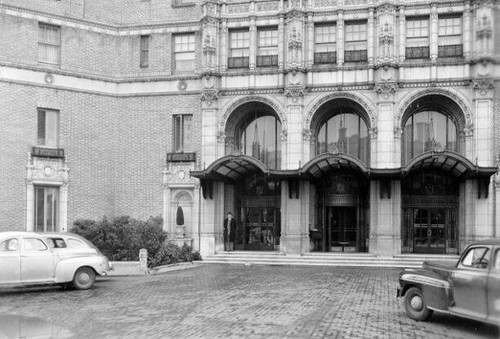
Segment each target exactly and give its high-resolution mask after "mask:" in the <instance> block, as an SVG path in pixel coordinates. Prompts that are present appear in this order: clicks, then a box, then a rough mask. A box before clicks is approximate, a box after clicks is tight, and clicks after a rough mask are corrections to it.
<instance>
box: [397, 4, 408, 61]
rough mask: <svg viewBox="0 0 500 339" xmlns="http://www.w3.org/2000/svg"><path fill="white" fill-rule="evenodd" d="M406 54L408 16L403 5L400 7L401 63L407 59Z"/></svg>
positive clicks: (399, 55)
mask: <svg viewBox="0 0 500 339" xmlns="http://www.w3.org/2000/svg"><path fill="white" fill-rule="evenodd" d="M405 55H406V17H405V10H404V8H403V6H401V7H400V8H399V53H398V59H399V63H402V62H404V61H405Z"/></svg>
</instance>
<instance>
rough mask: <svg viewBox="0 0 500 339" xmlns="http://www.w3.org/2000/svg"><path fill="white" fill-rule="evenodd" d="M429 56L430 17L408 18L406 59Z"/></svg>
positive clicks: (426, 57)
mask: <svg viewBox="0 0 500 339" xmlns="http://www.w3.org/2000/svg"><path fill="white" fill-rule="evenodd" d="M428 58H429V19H428V18H408V20H406V59H428Z"/></svg>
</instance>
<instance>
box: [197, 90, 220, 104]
mask: <svg viewBox="0 0 500 339" xmlns="http://www.w3.org/2000/svg"><path fill="white" fill-rule="evenodd" d="M218 99H219V91H218V90H204V91H202V92H201V97H200V100H201V101H202V102H204V103H206V104H207V105H208V106H212V105H213V104H214V103H215V102H216V101H217V100H218Z"/></svg>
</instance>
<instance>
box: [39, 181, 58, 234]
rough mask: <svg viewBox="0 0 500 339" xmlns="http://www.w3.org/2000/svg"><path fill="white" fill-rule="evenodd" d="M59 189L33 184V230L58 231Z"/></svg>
mask: <svg viewBox="0 0 500 339" xmlns="http://www.w3.org/2000/svg"><path fill="white" fill-rule="evenodd" d="M58 205H59V189H58V188H57V187H43V186H35V209H34V210H35V227H34V230H35V232H56V231H58V222H59V220H58V218H57V214H58V213H59V206H58Z"/></svg>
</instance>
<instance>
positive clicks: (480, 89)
mask: <svg viewBox="0 0 500 339" xmlns="http://www.w3.org/2000/svg"><path fill="white" fill-rule="evenodd" d="M472 88H474V89H475V90H476V93H477V94H478V95H479V96H481V97H486V96H488V95H489V94H490V91H492V90H493V89H494V88H495V83H494V82H493V79H491V78H478V79H474V80H472Z"/></svg>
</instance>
